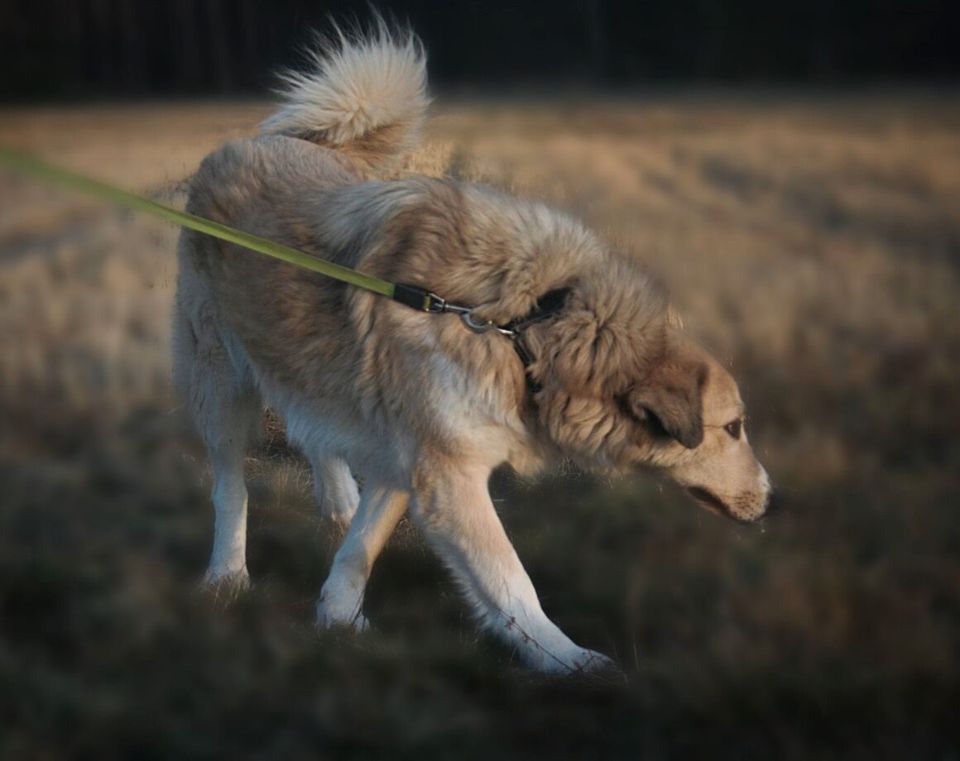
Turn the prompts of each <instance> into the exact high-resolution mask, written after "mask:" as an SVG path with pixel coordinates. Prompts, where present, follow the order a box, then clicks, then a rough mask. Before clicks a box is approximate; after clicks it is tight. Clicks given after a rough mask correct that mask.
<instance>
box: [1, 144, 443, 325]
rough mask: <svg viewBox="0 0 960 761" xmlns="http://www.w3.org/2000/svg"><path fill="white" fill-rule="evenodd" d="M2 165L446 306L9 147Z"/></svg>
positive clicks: (400, 296)
mask: <svg viewBox="0 0 960 761" xmlns="http://www.w3.org/2000/svg"><path fill="white" fill-rule="evenodd" d="M0 166H4V167H7V168H9V169H15V170H17V171H19V172H22V173H24V174H28V175H31V176H32V177H36V178H38V179H41V180H46V181H48V182H51V183H53V184H55V185H60V186H62V187H65V188H70V189H71V190H77V191H80V192H81V193H85V194H87V195H89V196H95V197H96V198H100V199H102V200H104V201H109V202H110V203H115V204H117V205H119V206H125V207H126V208H128V209H134V210H135V211H142V212H144V213H146V214H151V215H153V216H154V217H159V218H160V219H164V220H166V221H167V222H172V223H173V224H175V225H179V226H181V227H186V228H187V229H189V230H195V231H196V232H200V233H204V234H205V235H210V236H212V237H214V238H219V239H220V240H225V241H227V242H228V243H235V244H236V245H238V246H243V247H244V248H248V249H250V250H251V251H256V252H257V253H260V254H265V255H266V256H272V257H273V258H274V259H279V260H280V261H284V262H287V263H288V264H293V265H296V266H297V267H301V268H303V269H305V270H310V271H311V272H318V273H320V274H321V275H326V276H327V277H331V278H333V279H334V280H339V281H341V282H344V283H349V284H350V285H353V286H356V287H357V288H362V289H364V290H366V291H371V292H373V293H378V294H380V295H381V296H386V297H388V298H391V299H393V300H394V301H399V302H400V303H401V304H405V305H406V306H408V307H411V308H413V309H417V310H419V311H421V312H442V311H444V309H443V308H442V307H443V306H444V305H445V303H446V302H445V301H444V300H443V299H442V298H440V297H439V296H437V295H436V294H435V293H431V292H430V291H428V290H426V289H424V288H420V287H419V286H415V285H407V284H403V283H391V282H388V281H386V280H381V279H380V278H378V277H373V276H372V275H365V274H364V273H362V272H358V271H357V270H355V269H351V268H350V267H344V266H343V265H340V264H336V263H334V262H328V261H326V260H325V259H320V258H318V257H315V256H311V255H310V254H307V253H304V252H303V251H298V250H297V249H295V248H291V247H290V246H285V245H283V244H282V243H276V242H274V241H272V240H268V239H267V238H261V237H260V236H259V235H253V234H251V233H247V232H243V231H242V230H237V229H236V228H233V227H228V226H227V225H224V224H221V223H219V222H214V221H213V220H211V219H205V218H204V217H198V216H197V215H196V214H191V213H190V212H187V211H180V210H179V209H174V208H172V207H170V206H166V205H164V204H162V203H157V202H156V201H152V200H150V199H148V198H143V197H142V196H138V195H136V194H135V193H130V192H129V191H126V190H123V189H121V188H118V187H116V186H114V185H108V184H107V183H105V182H100V181H99V180H95V179H93V178H92V177H86V176H84V175H81V174H77V173H75V172H71V171H69V170H68V169H64V168H62V167H59V166H55V165H53V164H49V163H47V162H45V161H42V160H40V159H38V158H36V157H34V156H30V155H28V154H25V153H19V152H17V151H12V150H10V149H8V148H3V147H0Z"/></svg>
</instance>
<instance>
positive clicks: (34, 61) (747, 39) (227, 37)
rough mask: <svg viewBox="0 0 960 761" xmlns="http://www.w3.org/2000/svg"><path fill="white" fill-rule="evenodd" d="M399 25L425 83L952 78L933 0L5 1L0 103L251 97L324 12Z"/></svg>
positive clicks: (958, 14)
mask: <svg viewBox="0 0 960 761" xmlns="http://www.w3.org/2000/svg"><path fill="white" fill-rule="evenodd" d="M370 7H379V8H381V9H382V10H383V11H385V12H386V13H387V14H388V15H391V14H392V15H393V16H395V17H396V18H397V19H399V20H402V21H409V22H411V24H412V25H413V27H414V28H415V29H416V30H417V32H418V33H419V34H420V35H421V36H422V37H423V40H424V42H425V43H426V45H427V48H428V49H429V51H430V59H431V69H432V72H433V73H434V81H435V83H436V84H441V85H447V86H456V85H463V84H478V83H482V84H485V85H488V86H491V87H496V88H512V87H515V86H517V85H522V84H526V85H530V84H539V85H549V86H552V87H555V86H557V85H559V84H570V83H577V84H581V85H591V86H596V85H635V84H637V83H645V84H657V85H662V84H665V83H667V84H669V83H674V82H679V81H695V82H712V83H718V82H725V83H784V82H796V83H806V84H819V85H822V84H837V83H847V84H849V83H863V82H878V81H879V82H884V83H889V82H904V81H917V80H924V81H932V82H939V83H950V82H956V80H957V75H958V73H960V55H958V50H957V48H958V46H957V44H956V34H957V29H958V28H960V7H958V5H957V4H956V3H953V2H949V1H948V0H913V1H911V0H873V1H872V2H871V0H847V2H835V0H785V1H784V2H769V0H738V1H737V2H721V0H683V1H681V2H665V1H664V0H637V1H636V2H627V1H626V0H529V1H528V2H510V1H508V0H483V1H481V0H469V1H467V2H449V3H448V2H431V1H430V0H397V2H391V3H389V4H379V5H377V4H374V6H368V5H367V4H365V3H357V2H344V1H343V0H337V1H334V2H312V1H311V0H276V2H269V3H267V2H256V0H170V2H132V0H35V1H32V2H31V0H6V2H4V3H3V4H2V6H0V50H2V53H0V55H2V63H3V65H2V67H0V93H2V97H3V98H6V99H9V98H25V97H26V98H32V97H44V98H50V97H70V98H77V97H88V96H117V95H173V94H178V95H180V94H193V95H199V94H216V95H237V94H249V93H259V92H262V91H263V90H264V89H265V88H267V87H268V86H270V85H272V84H275V80H273V79H272V78H271V73H272V72H274V71H275V70H277V69H279V68H282V67H287V66H294V65H296V64H297V63H298V62H299V61H300V60H301V59H300V58H299V57H298V54H299V53H300V52H301V51H302V50H303V48H304V47H305V46H306V45H307V44H308V43H309V42H310V41H311V30H313V29H322V28H324V26H325V23H326V19H327V18H328V16H329V15H330V14H333V15H334V16H335V17H336V18H338V19H340V20H341V21H342V22H344V23H349V22H350V20H351V19H356V18H364V17H366V15H367V12H368V9H369V8H370Z"/></svg>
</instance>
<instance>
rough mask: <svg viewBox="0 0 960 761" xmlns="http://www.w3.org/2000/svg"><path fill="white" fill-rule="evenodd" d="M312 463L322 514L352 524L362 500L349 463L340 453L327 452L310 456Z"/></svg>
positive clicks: (315, 492)
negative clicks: (339, 455) (324, 454)
mask: <svg viewBox="0 0 960 761" xmlns="http://www.w3.org/2000/svg"><path fill="white" fill-rule="evenodd" d="M310 465H311V467H312V468H313V489H314V494H315V495H316V499H317V507H319V508H320V515H321V516H323V518H328V519H330V520H333V521H334V522H335V523H337V524H339V525H340V526H343V527H346V526H349V525H350V522H351V521H352V520H353V516H354V515H355V514H356V512H357V507H358V506H359V504H360V492H359V490H358V489H357V482H356V480H355V479H354V477H353V474H352V473H351V472H350V466H349V465H347V463H346V462H345V461H344V460H342V459H341V458H339V457H326V456H317V457H313V458H311V460H310Z"/></svg>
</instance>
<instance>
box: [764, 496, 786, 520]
mask: <svg viewBox="0 0 960 761" xmlns="http://www.w3.org/2000/svg"><path fill="white" fill-rule="evenodd" d="M781 507H783V499H782V498H781V497H780V492H779V491H771V492H770V496H769V497H767V509H766V510H764V511H763V514H764V515H772V514H773V513H776V512H779V510H780V508H781Z"/></svg>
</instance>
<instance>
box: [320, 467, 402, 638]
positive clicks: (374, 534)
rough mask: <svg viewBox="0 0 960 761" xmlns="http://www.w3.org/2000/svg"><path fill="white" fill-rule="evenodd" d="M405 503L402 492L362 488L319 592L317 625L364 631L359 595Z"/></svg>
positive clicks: (365, 622) (364, 622)
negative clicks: (356, 505)
mask: <svg viewBox="0 0 960 761" xmlns="http://www.w3.org/2000/svg"><path fill="white" fill-rule="evenodd" d="M409 501H410V498H409V494H407V492H404V491H396V490H393V489H385V488H383V487H380V486H376V485H369V486H367V487H365V488H364V491H363V494H362V495H361V498H360V507H359V508H358V509H357V513H356V515H355V516H354V517H353V521H352V522H351V523H350V529H349V530H348V531H347V535H346V537H345V538H344V540H343V544H342V545H341V546H340V549H339V550H337V554H336V555H335V556H334V558H333V566H332V568H331V569H330V575H329V576H328V577H327V580H326V582H324V585H323V589H322V590H321V591H320V599H319V600H318V601H317V626H319V627H321V628H329V627H331V626H350V627H353V628H355V629H359V630H363V629H366V628H367V620H366V618H364V616H363V614H362V613H361V610H360V609H361V607H362V606H363V592H364V589H365V588H366V586H367V580H368V579H369V578H370V571H371V570H372V569H373V563H374V561H375V560H376V559H377V556H378V555H379V554H380V551H381V550H382V549H383V545H384V544H386V542H387V539H389V538H390V534H392V533H393V530H394V529H395V528H396V526H397V523H398V522H399V521H400V519H401V518H402V517H403V514H404V513H405V512H406V510H407V504H408V503H409Z"/></svg>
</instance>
